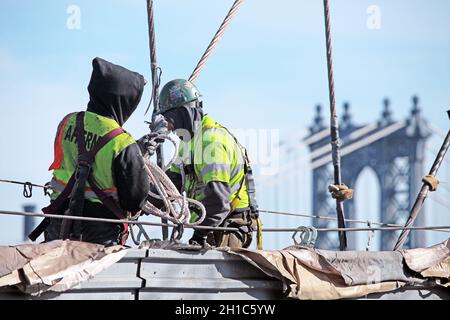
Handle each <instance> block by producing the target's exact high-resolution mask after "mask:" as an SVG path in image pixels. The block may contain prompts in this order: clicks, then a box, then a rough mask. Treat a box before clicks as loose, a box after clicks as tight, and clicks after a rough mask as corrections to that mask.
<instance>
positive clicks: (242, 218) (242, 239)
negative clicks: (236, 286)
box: [149, 79, 259, 248]
mask: <svg viewBox="0 0 450 320" xmlns="http://www.w3.org/2000/svg"><path fill="white" fill-rule="evenodd" d="M159 106H160V110H159V112H158V113H157V116H156V117H155V120H154V124H153V125H154V126H156V127H158V126H161V125H162V126H164V125H166V126H167V128H168V129H169V130H170V131H173V132H175V133H176V134H177V135H178V136H179V137H180V140H181V141H180V144H179V147H178V156H177V160H176V161H175V163H174V164H173V165H172V167H171V168H170V170H169V171H168V172H167V173H168V176H169V177H170V179H171V180H172V181H173V182H174V184H175V185H176V186H177V188H178V189H179V190H180V192H183V191H185V192H186V194H187V196H188V197H190V198H194V199H196V200H198V201H201V202H202V203H203V205H204V206H205V208H206V218H205V219H204V221H203V222H202V224H201V225H202V226H209V227H218V226H220V227H233V228H237V229H238V231H217V230H213V228H212V229H211V230H212V231H211V230H203V229H202V230H199V229H197V230H195V231H194V234H193V236H192V238H191V239H190V240H189V242H190V243H191V244H198V245H202V246H208V245H210V246H216V247H222V246H229V247H244V248H246V247H248V246H249V245H250V243H251V241H252V233H253V231H255V230H256V228H257V226H258V225H259V218H258V207H257V204H256V199H255V189H254V181H253V176H252V171H251V168H250V165H249V161H248V157H247V152H246V150H245V148H244V147H242V145H241V144H240V143H239V142H238V141H237V139H236V138H235V137H234V136H233V135H232V134H231V132H230V131H229V130H228V129H226V128H225V127H223V126H222V125H220V124H219V123H217V122H216V121H214V120H213V119H212V118H211V117H210V116H209V115H206V114H204V112H203V105H202V100H201V95H200V92H199V91H198V89H197V88H196V87H195V85H194V84H192V83H191V82H190V81H187V80H183V79H176V80H172V81H170V82H168V83H167V84H166V85H165V86H164V87H163V89H162V90H161V94H160V99H159ZM157 146H158V145H157V143H154V144H153V145H152V146H150V149H151V150H149V151H150V153H154V151H155V150H156V148H157ZM197 218H198V215H196V214H195V212H193V214H192V221H191V222H194V221H195V219H197Z"/></svg>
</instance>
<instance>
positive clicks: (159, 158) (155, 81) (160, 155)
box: [147, 0, 169, 240]
mask: <svg viewBox="0 0 450 320" xmlns="http://www.w3.org/2000/svg"><path fill="white" fill-rule="evenodd" d="M154 16H155V15H154V10H153V0H147V18H148V39H149V48H150V63H151V64H150V69H151V71H152V85H153V88H152V89H153V90H152V101H153V116H154V115H155V113H156V112H157V111H158V110H159V84H160V83H159V81H160V77H159V75H158V62H157V59H156V33H155V17H154ZM150 102H151V101H150ZM149 108H150V104H149V106H148V108H147V110H148V109H149ZM153 116H152V121H153ZM156 163H157V164H158V166H159V167H160V168H163V167H164V151H163V148H162V145H160V146H158V148H157V149H156ZM161 222H162V223H163V224H165V223H167V220H165V219H162V220H161ZM162 236H163V239H164V240H167V239H169V229H168V228H167V227H166V226H163V227H162Z"/></svg>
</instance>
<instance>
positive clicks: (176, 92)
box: [158, 79, 201, 113]
mask: <svg viewBox="0 0 450 320" xmlns="http://www.w3.org/2000/svg"><path fill="white" fill-rule="evenodd" d="M200 97H201V94H200V92H199V91H198V89H197V88H196V87H195V85H194V84H193V83H192V82H190V81H188V80H184V79H175V80H172V81H169V82H168V83H166V85H165V86H164V87H163V88H162V90H161V93H160V95H159V112H158V113H164V112H166V111H168V110H170V109H173V108H178V107H181V106H182V105H184V104H186V103H188V102H192V101H196V100H199V99H200Z"/></svg>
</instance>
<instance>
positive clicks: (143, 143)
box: [136, 133, 164, 157]
mask: <svg viewBox="0 0 450 320" xmlns="http://www.w3.org/2000/svg"><path fill="white" fill-rule="evenodd" d="M157 136H158V134H157V133H149V134H146V135H145V136H143V137H142V138H140V139H139V140H137V141H136V142H137V144H138V146H139V148H140V149H141V152H142V154H145V153H148V155H149V156H150V157H151V156H153V155H154V154H155V152H156V149H158V146H159V145H160V144H161V143H162V142H164V139H161V138H157Z"/></svg>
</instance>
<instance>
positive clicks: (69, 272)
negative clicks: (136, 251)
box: [0, 240, 127, 295]
mask: <svg viewBox="0 0 450 320" xmlns="http://www.w3.org/2000/svg"><path fill="white" fill-rule="evenodd" d="M126 252H127V250H126V248H125V247H123V246H111V247H105V246H102V245H98V244H92V243H87V242H79V241H69V240H65V241H62V240H55V241H52V242H49V243H42V244H25V245H19V246H0V287H3V286H12V285H15V286H17V287H18V288H19V289H20V290H22V291H23V292H26V293H30V294H33V295H39V294H41V293H43V292H46V291H54V292H62V291H66V290H69V289H70V288H73V287H74V286H76V285H77V284H79V283H80V282H82V281H85V280H88V279H90V278H92V277H93V276H94V275H96V274H97V273H99V272H100V271H102V270H104V269H106V268H108V267H109V266H111V265H112V264H114V263H116V262H117V261H119V260H120V259H121V258H122V257H123V256H124V255H125V254H126Z"/></svg>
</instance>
